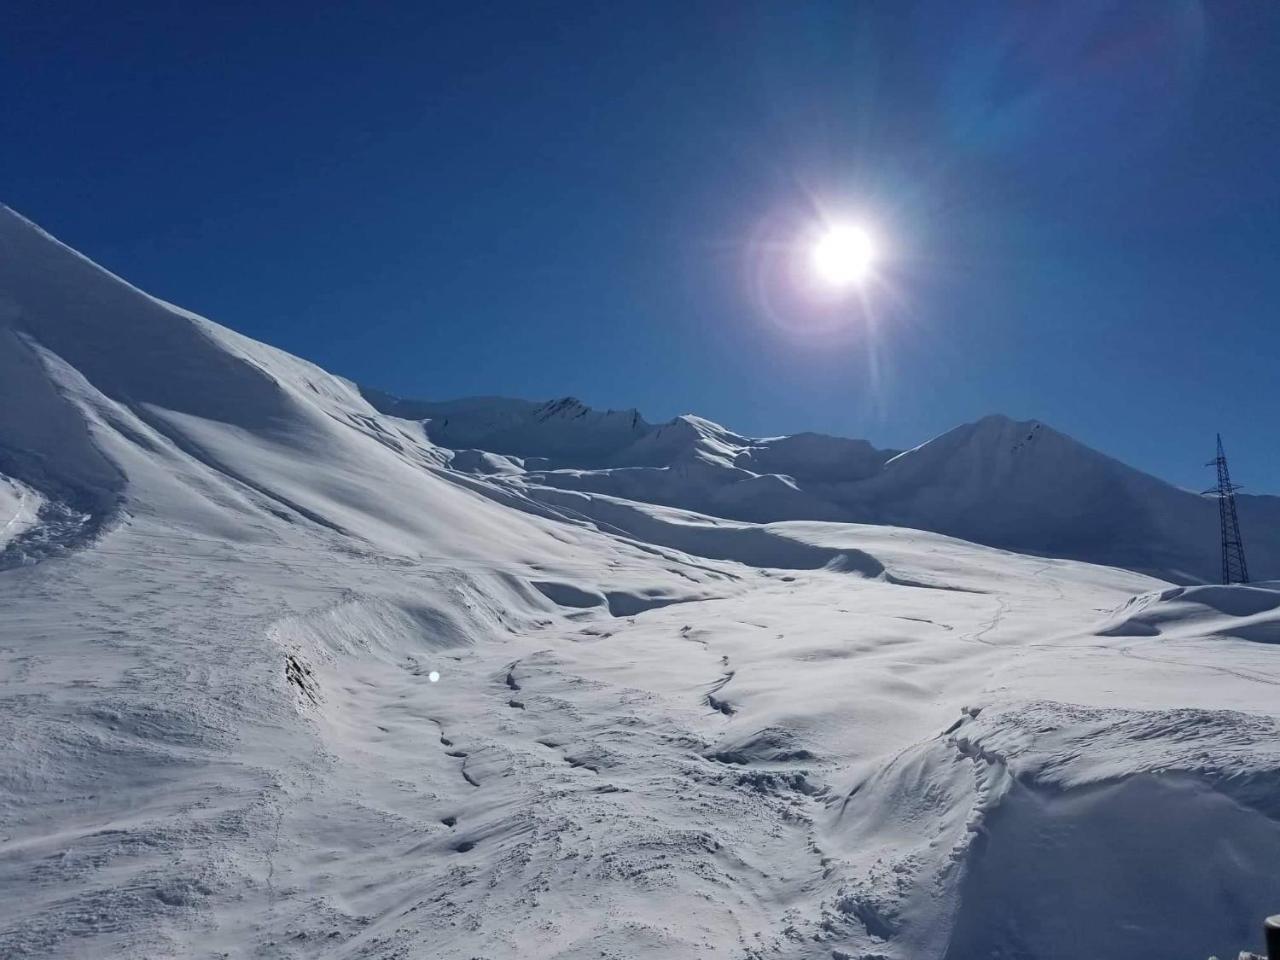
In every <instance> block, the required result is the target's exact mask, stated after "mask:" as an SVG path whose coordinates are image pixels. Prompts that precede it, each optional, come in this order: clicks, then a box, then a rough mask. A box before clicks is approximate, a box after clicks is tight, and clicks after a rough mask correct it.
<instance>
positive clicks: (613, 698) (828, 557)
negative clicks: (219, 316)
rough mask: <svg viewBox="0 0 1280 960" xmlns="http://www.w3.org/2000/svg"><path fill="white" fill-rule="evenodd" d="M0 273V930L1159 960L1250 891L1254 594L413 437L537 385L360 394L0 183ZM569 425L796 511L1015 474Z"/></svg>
mask: <svg viewBox="0 0 1280 960" xmlns="http://www.w3.org/2000/svg"><path fill="white" fill-rule="evenodd" d="M0 304H2V306H0V550H3V554H0V558H2V562H0V612H2V613H3V615H2V616H0V956H3V957H6V958H7V957H14V958H83V960H90V958H93V960H100V958H115V957H119V958H136V957H193V958H201V960H205V958H209V960H212V958H245V960H249V958H254V960H260V958H273V960H285V958H298V960H301V958H332V960H354V958H368V960H372V958H379V960H382V958H393V957H424V958H425V957H431V958H441V960H468V958H477V957H480V958H486V960H504V958H508V957H520V958H522V960H526V958H534V960H553V958H554V960H585V958H588V957H590V958H600V957H611V958H628V960H631V958H654V960H657V958H664V960H665V958H672V957H679V958H684V957H699V958H722V960H763V958H769V957H773V958H783V960H838V958H858V960H885V958H889V960H920V958H925V960H928V958H935V960H942V958H947V960H980V958H990V957H1019V958H1029V960H1076V958H1079V957H1110V956H1117V957H1125V958H1126V960H1167V958H1169V957H1174V956H1186V957H1193V958H1203V957H1207V956H1208V955H1209V954H1210V953H1217V954H1219V955H1220V956H1222V955H1229V954H1230V951H1232V950H1236V949H1239V948H1242V947H1247V946H1256V932H1257V929H1258V921H1259V919H1260V917H1261V916H1263V915H1264V914H1266V913H1270V912H1274V911H1275V909H1276V904H1277V903H1280V878H1277V874H1276V872H1275V869H1274V864H1275V863H1276V862H1277V860H1278V859H1280V747H1277V744H1278V743H1280V700H1278V699H1277V696H1276V693H1277V688H1278V687H1280V643H1277V642H1276V640H1277V636H1278V634H1277V631H1278V630H1280V591H1278V590H1277V589H1276V588H1275V586H1274V585H1270V584H1263V585H1257V586H1254V587H1249V588H1241V587H1232V588H1221V587H1212V588H1209V587H1194V588H1182V587H1173V586H1171V585H1170V584H1168V583H1166V582H1163V581H1159V580H1155V579H1152V578H1150V577H1147V576H1143V575H1140V574H1136V573H1131V572H1126V571H1123V570H1118V569H1115V568H1110V567H1103V566H1094V565H1089V564H1084V563H1077V562H1073V561H1068V560H1055V559H1046V558H1043V557H1030V556H1023V555H1018V554H1013V553H1008V552H1004V551H1001V550H996V549H991V548H989V547H983V546H978V545H975V544H972V543H967V542H964V541H961V540H956V539H951V538H949V537H946V536H942V535H939V534H935V533H929V532H922V531H920V530H911V529H904V528H900V527H892V526H868V525H856V524H848V523H831V522H813V521H797V522H787V523H772V524H754V523H746V522H738V521H733V520H726V519H719V518H715V517H711V516H706V515H703V514H698V513H691V512H688V511H684V510H680V509H676V508H673V507H662V506H654V505H652V504H648V503H644V502H638V501H635V500H628V499H624V498H618V497H612V496H607V495H603V494H600V493H594V492H590V491H584V490H569V489H560V488H558V487H556V486H552V485H550V484H548V483H542V482H533V477H534V476H535V474H534V473H532V472H526V471H527V470H528V469H529V467H530V463H529V460H528V459H526V457H533V456H535V455H534V454H524V453H520V452H517V450H516V448H515V447H514V446H509V447H508V448H507V449H506V450H497V449H495V450H492V451H488V452H477V451H476V449H475V447H474V446H470V445H467V446H464V445H463V444H462V442H461V440H457V439H456V438H455V439H454V440H452V441H451V442H457V443H458V444H459V446H464V449H463V450H461V451H455V450H451V449H447V448H444V447H441V446H439V445H437V444H436V443H435V442H433V440H432V439H431V437H432V436H436V437H439V436H440V434H439V433H435V432H434V431H437V430H452V431H456V432H457V436H458V437H463V436H465V437H467V438H468V441H470V440H475V441H477V442H478V441H482V440H484V438H485V437H487V436H491V435H497V434H501V433H503V432H504V431H505V432H510V431H516V433H518V432H519V429H518V428H521V425H522V424H525V423H527V421H528V420H529V418H530V417H531V416H533V417H536V416H539V415H542V416H543V422H549V421H557V422H560V421H562V420H563V417H562V416H561V415H563V414H566V413H568V412H569V408H568V407H567V406H566V407H562V408H560V409H558V410H553V411H551V412H548V411H547V409H546V408H545V407H541V406H540V405H525V404H521V403H518V402H512V403H505V402H504V403H502V404H493V403H483V404H480V405H479V408H478V409H477V410H472V411H470V412H468V411H467V410H466V409H465V407H466V405H465V404H462V405H456V406H454V407H453V408H452V409H453V411H454V412H453V413H452V414H450V415H448V416H446V415H445V414H444V413H443V412H441V411H439V410H437V411H433V412H427V413H425V414H424V412H423V411H422V410H419V409H412V408H410V407H408V406H405V407H401V408H399V412H398V414H397V413H396V412H395V411H394V410H393V411H392V412H386V410H387V402H386V401H377V402H375V403H371V402H370V400H369V399H368V398H367V396H365V395H363V394H362V393H361V391H359V390H358V389H357V388H356V387H355V386H354V385H352V384H351V383H349V382H347V381H345V380H343V379H341V378H339V377H335V376H333V375H331V374H328V373H326V372H325V371H323V370H320V369H319V368H317V367H315V366H314V365H312V364H309V363H306V362H304V361H302V360H299V359H297V358H295V357H292V356H290V355H288V354H285V353H283V352H281V351H278V350H275V349H272V348H270V347H267V346H264V345H262V344H259V343H256V342H254V341H251V340H249V339H247V338H245V337H242V336H239V335H237V334H235V333H232V332H231V331H229V330H227V329H226V328H224V327H221V326H218V325H217V324H214V323H211V322H209V321H207V320H203V319H201V318H199V317H195V316H193V315H191V314H189V313H187V312H185V311H182V310H180V309H177V308H175V307H171V306H169V305H168V304H165V303H162V302H160V301H157V300H155V299H153V298H151V297H148V296H147V295H145V294H143V293H141V292H140V291H138V290H136V289H134V288H132V287H130V286H129V285H128V284H126V283H124V282H123V281H121V280H120V279H118V278H116V277H114V276H112V275H111V274H109V273H107V272H105V271H103V270H101V269H100V268H98V267H96V266H95V265H93V264H92V263H90V262H88V261H87V260H85V259H84V258H82V257H80V256H79V255H77V254H75V253H74V252H73V251H71V250H69V249H68V248H66V247H64V246H63V245H61V244H59V243H58V242H57V241H55V240H53V239H52V238H51V237H49V236H47V235H46V234H44V233H42V232H41V231H39V230H38V229H37V228H35V227H34V226H32V225H31V224H30V223H28V222H26V221H25V220H23V219H22V218H20V217H18V216H17V215H15V214H13V213H12V212H11V211H8V210H7V209H4V208H0ZM379 408H381V409H379ZM538 411H541V413H539V412H538ZM420 414H422V415H421V416H420ZM483 418H487V422H488V425H487V426H485V427H483V428H481V427H480V426H477V424H478V423H479V421H480V419H483ZM590 418H591V415H590V414H586V415H583V416H581V417H578V416H576V415H575V416H574V419H578V420H583V421H588V422H589V424H590V428H589V430H588V431H587V433H588V434H589V436H590V444H589V445H584V446H583V447H582V448H581V450H589V451H590V455H591V456H594V457H597V458H599V459H597V460H596V461H595V463H596V464H604V465H603V466H601V465H597V466H593V467H591V468H590V469H591V470H592V471H601V474H600V475H601V476H603V475H605V473H606V472H607V473H608V474H610V475H613V476H619V477H621V476H625V475H628V471H640V472H641V475H647V474H645V473H644V472H645V471H662V470H666V471H668V472H669V473H673V474H674V473H678V471H679V469H681V467H679V466H676V465H675V461H677V460H678V461H679V462H680V464H682V465H683V467H685V468H687V469H688V471H689V473H688V474H687V475H688V476H689V477H691V478H692V479H691V480H690V482H691V483H692V482H693V480H696V479H697V477H698V476H699V475H698V474H697V472H696V471H697V470H698V469H704V468H705V469H708V470H711V469H714V470H720V471H742V473H743V474H745V475H746V477H745V478H744V479H743V480H742V482H741V484H739V486H742V487H744V488H745V489H747V490H748V491H750V490H751V489H753V488H754V486H755V485H756V484H765V485H768V484H772V485H774V488H773V489H774V495H776V496H778V497H779V498H781V499H785V498H786V497H787V496H789V495H790V494H788V493H787V492H786V491H788V490H789V491H793V492H794V493H795V494H796V495H797V496H807V494H806V493H805V489H806V487H807V485H809V484H821V483H825V484H830V485H832V486H833V488H834V487H839V486H840V485H841V484H845V483H850V484H855V485H862V484H866V485H868V486H867V487H866V489H872V490H873V487H874V484H877V483H884V482H886V481H885V478H886V477H887V476H888V474H889V473H890V472H891V471H902V475H903V476H904V477H908V478H909V477H919V476H920V475H921V474H923V475H926V476H927V475H930V474H931V473H932V472H933V471H936V470H943V469H954V470H955V471H957V474H956V475H948V477H947V483H948V484H949V485H951V486H952V487H953V488H955V489H957V490H962V491H970V492H968V493H967V494H966V495H968V496H971V497H973V498H975V499H973V500H972V502H973V503H982V502H984V501H982V500H981V498H982V497H984V496H987V495H988V494H987V493H986V491H987V490H988V489H989V487H990V486H991V485H992V484H995V485H997V487H998V486H999V485H1000V484H1006V485H1007V484H1013V483H1017V482H1021V480H1020V478H1023V476H1024V474H1023V473H1022V472H1021V471H1026V470H1029V469H1030V468H1029V467H1028V466H1025V465H1023V462H1022V461H1019V460H1017V459H1016V455H1012V454H1011V455H1010V456H1011V459H1010V460H1009V461H1008V462H1002V463H998V464H992V465H988V464H973V463H972V462H971V461H970V459H968V458H970V457H971V456H972V454H971V453H966V452H965V451H971V450H972V448H973V447H974V445H975V444H976V445H981V444H982V443H988V442H990V441H989V440H987V439H985V438H984V437H978V438H977V439H976V440H973V438H971V441H972V442H970V443H965V442H957V443H956V447H957V449H956V450H953V451H952V453H951V454H950V455H949V456H948V457H946V458H944V459H945V463H946V464H959V465H960V466H955V467H954V468H953V467H944V466H943V465H941V464H935V465H932V466H931V465H930V461H929V459H928V457H929V456H930V454H929V452H928V447H927V446H926V447H925V448H921V449H920V450H917V451H911V452H909V453H906V454H902V455H900V456H898V457H896V458H894V459H892V460H889V457H888V455H880V454H877V453H876V452H875V451H870V450H869V449H868V448H865V447H864V446H863V445H860V444H852V445H848V444H846V445H845V446H839V447H837V448H835V449H838V450H839V453H838V454H835V455H833V454H832V452H831V451H832V449H833V447H832V446H831V445H829V444H828V443H826V442H825V441H822V440H818V439H814V438H790V439H783V440H778V441H765V442H759V441H749V440H744V439H743V438H739V437H735V436H734V435H732V434H730V433H729V432H728V431H724V430H722V429H721V428H718V427H716V426H715V425H713V424H709V423H707V422H706V421H701V420H698V419H696V418H681V420H679V421H678V422H676V423H674V424H669V425H665V426H663V427H653V426H649V425H644V424H643V421H641V420H640V419H639V418H638V417H634V415H631V414H626V415H619V414H613V415H608V414H602V415H599V416H598V417H595V418H594V419H590ZM445 419H449V420H450V421H451V424H452V425H451V426H448V427H446V426H445V425H444V424H443V422H442V421H443V420H445ZM423 420H427V421H428V422H427V423H426V424H424V423H423V422H422V421H423ZM632 420H633V421H634V423H632V425H631V426H628V425H627V424H628V423H630V422H631V421H632ZM437 421H441V422H439V423H437ZM973 429H974V430H975V431H978V432H979V433H982V432H983V431H988V430H990V431H993V432H995V433H997V434H998V435H999V442H1001V443H1003V442H1005V439H1006V438H1005V435H1004V434H1003V433H1001V431H1002V430H1003V429H1004V428H1003V426H1001V425H999V424H996V425H995V426H994V427H993V426H991V425H990V424H982V425H978V426H977V427H975V428H973ZM516 433H511V434H510V435H511V436H513V437H514V436H516ZM633 433H634V434H635V435H632V434H633ZM564 437H565V434H564V433H562V432H560V431H559V429H558V428H548V435H547V437H544V438H540V439H539V443H540V444H541V443H544V442H545V443H547V444H550V443H552V442H553V441H554V442H555V443H564V444H565V445H563V446H560V447H558V448H556V450H555V452H556V453H558V454H561V455H563V456H565V457H570V456H574V457H576V456H579V455H581V453H580V450H579V448H578V447H575V446H574V445H573V444H572V443H568V442H567V441H565V440H564ZM1035 442H1040V441H1035ZM1053 442H1054V443H1055V444H1056V443H1057V442H1058V441H1057V440H1054V441H1053ZM513 443H514V441H513ZM504 446H505V444H504ZM529 449H532V448H529ZM544 449H545V447H544ZM1048 449H1049V452H1050V453H1052V452H1053V449H1054V448H1053V447H1051V446H1050V447H1049V448H1048ZM467 450H470V452H466V451H467ZM575 451H579V452H575ZM542 455H543V456H548V458H550V455H549V454H547V453H544V454H542ZM846 456H848V457H849V459H851V460H860V462H861V464H862V466H860V467H852V466H849V467H848V469H850V470H852V471H853V472H854V473H857V472H859V471H862V470H865V471H866V474H867V475H866V476H865V477H860V478H859V477H853V476H849V475H846V474H845V473H844V471H845V470H846V466H847V464H846V459H845V457H846ZM628 457H631V458H634V459H633V460H630V461H628V460H627V458H628ZM664 458H666V459H664ZM860 458H861V459H860ZM884 460H888V461H889V462H888V463H884V462H883V461H884ZM628 462H629V463H631V464H632V465H631V466H626V465H625V464H626V463H628ZM783 463H785V464H788V465H789V466H790V467H791V468H792V469H790V470H787V471H785V473H786V477H787V478H786V479H783V477H782V475H781V473H782V471H781V464H783ZM802 463H803V464H807V467H806V468H805V469H803V470H799V469H796V468H797V467H798V465H800V464H802ZM661 464H666V465H665V466H663V465H661ZM752 464H754V466H752ZM966 464H967V466H966ZM699 465H701V466H699ZM464 466H465V468H466V469H465V470H464V469H462V468H463V467H464ZM757 468H759V469H757ZM566 469H567V468H563V467H560V468H557V469H555V470H548V471H544V472H545V473H547V474H548V475H551V474H554V475H555V476H561V475H564V476H568V475H569V474H568V473H564V474H562V473H561V471H562V470H566ZM581 469H583V470H586V469H587V468H586V467H583V468H581ZM806 470H807V471H808V472H805V471H806ZM761 471H765V472H761ZM775 471H778V472H775ZM1027 476H1029V477H1031V478H1032V479H1035V478H1037V477H1038V476H1039V475H1038V474H1035V473H1034V472H1032V473H1030V474H1028V475H1027ZM618 482H622V481H618ZM637 482H638V481H637ZM916 482H917V483H918V484H919V485H920V486H921V488H923V487H924V481H923V480H919V479H918V480H917V481H916ZM1038 482H1044V481H1043V478H1041V480H1040V481H1038ZM966 484H967V485H966ZM672 489H675V488H674V487H673V488H672ZM708 489H710V487H708ZM726 489H728V488H726ZM860 489H862V488H861V487H860ZM873 492H874V490H873ZM1069 492H1070V491H1064V495H1066V494H1067V493H1069ZM1138 493H1139V494H1141V493H1142V491H1141V490H1139V491H1138ZM1135 495H1136V494H1135ZM880 496H883V497H885V498H886V499H884V500H883V501H881V500H880V499H877V503H880V502H883V503H884V504H886V506H885V507H884V509H886V510H888V509H889V508H890V507H892V508H893V509H898V508H899V507H900V508H901V509H903V510H907V509H911V510H920V511H923V510H926V509H931V508H932V501H930V500H928V499H927V498H923V499H919V500H913V499H912V497H922V494H920V493H919V492H918V491H917V492H916V493H913V494H911V495H909V496H906V497H905V498H904V499H903V500H901V501H892V500H889V499H887V496H888V495H887V494H884V495H877V498H879V497H880ZM760 502H762V503H765V504H766V505H767V503H768V502H769V501H768V499H767V498H766V499H764V500H761V501H760ZM797 502H799V501H797ZM850 502H852V501H850Z"/></svg>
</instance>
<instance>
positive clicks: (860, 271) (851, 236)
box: [813, 226, 875, 287]
mask: <svg viewBox="0 0 1280 960" xmlns="http://www.w3.org/2000/svg"><path fill="white" fill-rule="evenodd" d="M874 261H875V246H874V244H872V242H871V237H869V236H868V235H867V232H866V231H865V230H863V229H861V228H860V227H852V226H833V227H830V228H828V229H827V231H826V232H825V233H824V234H822V236H820V237H819V238H818V240H817V242H816V243H814V245H813V269H814V272H815V273H817V275H818V277H819V278H820V279H821V280H823V282H825V283H827V284H830V285H831V286H833V287H847V286H850V285H853V284H859V283H862V282H863V281H864V280H866V279H867V277H868V276H869V275H870V273H871V265H872V263H873V262H874Z"/></svg>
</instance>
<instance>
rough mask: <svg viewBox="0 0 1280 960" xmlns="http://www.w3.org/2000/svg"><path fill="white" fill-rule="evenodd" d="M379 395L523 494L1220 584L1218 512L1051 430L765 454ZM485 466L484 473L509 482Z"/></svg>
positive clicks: (819, 440)
mask: <svg viewBox="0 0 1280 960" xmlns="http://www.w3.org/2000/svg"><path fill="white" fill-rule="evenodd" d="M362 389H363V388H362ZM364 393H365V396H366V397H367V398H369V399H370V402H371V403H373V404H374V405H375V406H378V407H379V409H382V410H384V412H395V413H397V415H405V414H422V415H423V416H422V421H421V422H422V423H423V429H424V430H425V432H426V433H427V435H428V436H429V437H430V438H431V439H432V441H433V442H434V443H436V444H438V445H439V446H442V447H446V448H449V449H453V450H455V454H454V461H453V462H454V465H455V467H456V468H457V469H460V470H463V471H468V470H470V469H471V467H470V466H469V464H471V463H476V462H479V461H478V460H477V456H476V454H475V453H473V452H472V453H463V452H462V451H464V450H471V451H480V452H483V453H484V454H485V455H486V456H487V457H497V458H501V459H502V461H503V469H502V470H501V471H500V472H502V473H504V475H505V476H506V477H507V478H508V479H511V478H514V477H522V478H523V479H524V480H525V481H527V482H528V483H531V484H534V485H537V486H545V487H553V488H558V489H565V490H573V491H577V492H581V493H595V494H603V495H607V496H614V497H620V498H623V499H629V500H640V501H645V502H651V503H657V504H662V505H665V506H674V507H680V508H684V509H690V510H695V511H698V512H702V513H708V514H711V515H714V516H722V517H725V518H726V519H732V520H743V521H750V522H755V523H763V522H773V521H779V520H837V521H851V522H861V523H885V524H892V525H897V526H907V527H916V528H920V529H926V530H933V531H935V532H939V533H946V534H949V535H952V536H957V537H960V538H961V539H967V540H972V541H974V542H976V543H984V544H988V545H991V546H999V547H1004V548H1006V549H1012V550H1018V551H1023V552H1029V553H1033V554H1041V555H1046V556H1064V557H1068V558H1071V559H1080V560H1090V561H1094V562H1100V563H1108V564H1111V565H1116V566H1122V567H1128V568H1132V569H1136V570H1140V571H1142V572H1149V573H1156V574H1158V575H1161V576H1167V577H1172V578H1173V579H1176V580H1186V581H1189V582H1193V581H1197V580H1205V581H1212V580H1213V579H1215V574H1216V571H1217V564H1218V557H1217V549H1218V540H1217V536H1218V534H1217V507H1216V504H1215V503H1214V502H1212V500H1209V499H1206V498H1204V497H1202V496H1200V495H1198V494H1195V493H1192V492H1190V491H1187V490H1184V489H1182V488H1180V487H1177V486H1176V485H1174V484H1172V483H1169V482H1168V481H1165V480H1162V479H1160V478H1159V477H1155V476H1153V475H1151V474H1147V473H1145V472H1143V471H1141V470H1138V469H1137V468H1135V467H1132V466H1129V465H1128V464H1126V463H1124V462H1123V461H1121V460H1119V459H1117V458H1115V457H1111V456H1109V455H1107V454H1104V453H1101V452H1100V451H1097V450H1095V449H1093V448H1092V447H1089V446H1088V445H1086V444H1084V443H1081V442H1080V441H1078V440H1076V439H1075V438H1073V437H1071V436H1069V435H1067V434H1065V433H1062V432H1061V431H1058V430H1056V429H1054V428H1053V427H1051V426H1049V425H1047V424H1046V423H1044V422H1043V421H1041V420H1038V419H1032V420H1016V419H1014V418H1012V417H1009V416H1007V415H1004V414H999V413H996V414H989V415H987V416H985V417H982V418H981V419H979V420H976V421H974V422H972V423H967V424H961V425H959V426H957V427H954V428H952V429H951V430H948V431H946V432H944V433H942V434H939V435H938V436H936V437H933V438H931V439H929V440H926V441H925V442H924V443H921V444H918V445H917V446H915V447H912V448H910V449H908V450H903V451H895V450H878V449H876V448H875V447H874V446H872V445H871V444H870V443H868V442H867V441H865V440H859V439H854V438H846V437H836V436H829V435H825V434H818V433H799V434H792V435H787V436H782V437H766V438H751V437H747V436H744V435H742V434H739V433H736V432H735V431H733V430H731V429H729V428H727V427H724V426H722V425H720V424H718V423H715V422H713V421H710V420H707V419H705V418H702V417H698V416H696V415H693V414H684V415H681V416H678V417H675V418H673V419H672V420H669V421H667V422H665V423H661V424H651V423H649V422H648V421H647V420H645V419H644V417H643V416H642V415H641V414H640V413H639V412H638V411H636V410H634V409H630V410H624V411H613V410H607V411H597V410H593V409H592V408H590V407H588V406H587V405H585V404H583V403H582V402H581V401H580V400H578V399H576V398H574V397H564V398H559V399H557V400H550V401H544V402H537V401H527V400H512V399H509V398H465V399H462V400H457V401H441V402H435V403H433V402H424V401H403V400H396V399H395V398H391V399H390V400H388V399H387V396H388V395H385V394H378V393H377V392H376V391H370V390H367V389H365V390H364ZM495 408H496V409H500V410H502V411H503V412H504V413H505V416H504V417H503V418H502V420H501V429H486V425H490V424H492V423H494V422H496V420H497V419H498V418H496V417H495V415H494V413H493V410H494V409H495ZM433 416H434V419H433ZM415 419H416V417H415ZM610 422H612V423H613V424H614V425H615V427H617V426H622V427H625V429H623V430H615V434H614V435H615V437H616V438H617V439H618V441H619V442H617V443H616V444H615V445H614V446H613V447H611V448H609V449H608V450H607V451H602V448H601V447H600V446H599V445H598V444H596V445H591V444H590V443H587V444H584V445H582V446H580V447H575V437H576V436H577V435H579V434H584V435H589V436H590V437H592V438H598V430H599V425H601V424H605V423H610ZM485 464H486V466H485V470H484V471H482V472H495V471H494V470H493V469H492V463H491V462H490V461H485ZM1239 503H1240V511H1241V516H1242V522H1244V523H1245V524H1246V527H1247V528H1248V529H1250V530H1252V531H1253V533H1254V537H1253V551H1252V556H1254V557H1256V558H1257V559H1256V562H1255V567H1256V569H1258V570H1263V569H1265V570H1268V571H1276V570H1277V569H1280V544H1278V543H1277V542H1276V541H1275V539H1274V537H1273V536H1272V535H1270V534H1269V533H1268V531H1270V530H1274V529H1276V528H1277V526H1278V525H1280V497H1275V496H1270V495H1266V494H1252V495H1250V494H1242V495H1239ZM1248 547H1249V536H1248V534H1247V533H1246V548H1247V549H1248ZM1268 575H1269V576H1270V575H1274V573H1271V574H1268Z"/></svg>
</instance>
